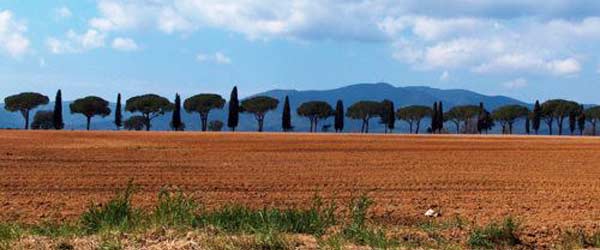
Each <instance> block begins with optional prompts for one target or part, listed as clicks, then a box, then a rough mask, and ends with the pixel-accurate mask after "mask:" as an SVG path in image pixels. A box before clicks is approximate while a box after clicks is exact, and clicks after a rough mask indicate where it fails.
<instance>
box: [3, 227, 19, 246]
mask: <svg viewBox="0 0 600 250" xmlns="http://www.w3.org/2000/svg"><path fill="white" fill-rule="evenodd" d="M22 234H23V229H22V228H21V227H19V226H18V225H15V224H9V223H2V224H0V249H10V246H11V245H12V242H13V241H15V240H17V239H18V238H19V237H21V235H22Z"/></svg>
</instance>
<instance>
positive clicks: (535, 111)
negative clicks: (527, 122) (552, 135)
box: [531, 101, 542, 135]
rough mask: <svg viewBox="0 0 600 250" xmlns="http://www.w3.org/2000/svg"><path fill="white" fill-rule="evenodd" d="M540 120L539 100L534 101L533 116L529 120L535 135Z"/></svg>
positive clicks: (538, 128)
mask: <svg viewBox="0 0 600 250" xmlns="http://www.w3.org/2000/svg"><path fill="white" fill-rule="evenodd" d="M541 122H542V106H540V101H535V106H534V107H533V117H532V121H531V127H532V128H533V131H534V132H535V134H536V135H537V134H538V132H539V131H540V125H541Z"/></svg>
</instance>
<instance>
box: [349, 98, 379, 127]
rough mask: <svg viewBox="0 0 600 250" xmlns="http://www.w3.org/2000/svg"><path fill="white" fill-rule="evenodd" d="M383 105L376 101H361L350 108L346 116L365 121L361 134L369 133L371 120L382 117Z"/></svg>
mask: <svg viewBox="0 0 600 250" xmlns="http://www.w3.org/2000/svg"><path fill="white" fill-rule="evenodd" d="M382 110H383V105H382V104H381V103H380V102H375V101H359V102H357V103H354V104H352V105H351V106H350V107H348V111H347V112H346V116H347V117H348V118H350V119H360V120H362V121H363V123H362V126H361V132H364V133H368V132H369V120H370V119H371V118H373V117H378V116H380V115H381V113H382V112H381V111H382Z"/></svg>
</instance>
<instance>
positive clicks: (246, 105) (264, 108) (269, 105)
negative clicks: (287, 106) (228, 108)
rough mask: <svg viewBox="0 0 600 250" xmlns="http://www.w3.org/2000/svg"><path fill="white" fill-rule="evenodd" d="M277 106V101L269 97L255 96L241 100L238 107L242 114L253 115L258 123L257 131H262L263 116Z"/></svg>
mask: <svg viewBox="0 0 600 250" xmlns="http://www.w3.org/2000/svg"><path fill="white" fill-rule="evenodd" d="M277 105H279V100H277V99H275V98H273V97H269V96H255V97H251V98H249V99H246V100H243V101H242V104H241V106H240V111H241V112H244V113H251V114H254V118H256V121H257V122H258V131H259V132H262V131H263V123H264V119H265V114H266V113H267V112H269V111H271V110H274V109H276V108H277Z"/></svg>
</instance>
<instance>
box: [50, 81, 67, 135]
mask: <svg viewBox="0 0 600 250" xmlns="http://www.w3.org/2000/svg"><path fill="white" fill-rule="evenodd" d="M52 125H53V126H54V129H58V130H60V129H63V128H64V127H65V123H64V122H63V113H62V92H61V90H60V89H59V90H58V91H57V92H56V98H55V100H54V112H53V113H52Z"/></svg>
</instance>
